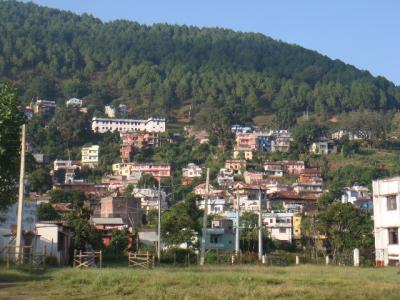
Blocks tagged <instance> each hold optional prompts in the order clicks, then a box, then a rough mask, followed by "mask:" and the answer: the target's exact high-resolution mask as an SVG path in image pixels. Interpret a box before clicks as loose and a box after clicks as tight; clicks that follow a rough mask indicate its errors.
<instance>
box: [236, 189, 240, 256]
mask: <svg viewBox="0 0 400 300" xmlns="http://www.w3.org/2000/svg"><path fill="white" fill-rule="evenodd" d="M239 210H240V196H239V191H238V192H237V194H236V232H235V251H236V255H239V253H240V243H239V241H240V240H239V234H240V232H239V230H240V223H239V214H240V211H239Z"/></svg>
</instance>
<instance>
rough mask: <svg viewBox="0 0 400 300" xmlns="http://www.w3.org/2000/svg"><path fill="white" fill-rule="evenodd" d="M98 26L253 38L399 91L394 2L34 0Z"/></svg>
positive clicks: (399, 22) (398, 19)
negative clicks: (335, 62)
mask: <svg viewBox="0 0 400 300" xmlns="http://www.w3.org/2000/svg"><path fill="white" fill-rule="evenodd" d="M33 2H35V3H37V4H40V5H43V6H48V7H54V8H60V9H64V10H70V11H72V12H76V13H84V12H86V13H89V14H91V15H93V16H95V17H98V18H100V19H101V20H103V21H111V20H115V19H126V20H132V21H137V22H139V23H141V24H148V25H151V24H153V23H169V24H178V25H182V24H185V25H195V26H199V27H223V28H229V29H233V30H236V31H243V32H259V33H263V34H265V35H268V36H270V37H272V38H275V39H278V40H282V41H285V42H288V43H291V44H297V45H300V46H303V47H305V48H308V49H312V50H316V51H318V52H319V53H321V54H324V55H327V56H329V57H331V58H333V59H340V60H342V61H344V62H346V63H349V64H351V65H354V66H356V67H358V68H360V69H363V70H368V71H370V72H371V73H372V74H373V75H376V76H378V75H380V76H384V77H386V78H387V79H389V80H391V81H393V82H394V83H395V84H397V85H400V1H399V0H330V1H329V0H301V1H300V0H247V1H239V0H196V1H195V0H140V1H139V0H112V1H111V0H91V1H90V0H34V1H33Z"/></svg>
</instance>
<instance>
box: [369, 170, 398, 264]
mask: <svg viewBox="0 0 400 300" xmlns="http://www.w3.org/2000/svg"><path fill="white" fill-rule="evenodd" d="M372 190H373V201H374V231H375V260H376V265H377V266H387V265H400V244H399V229H400V177H393V178H388V179H383V180H376V181H373V182H372Z"/></svg>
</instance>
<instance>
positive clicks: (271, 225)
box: [263, 212, 294, 243]
mask: <svg viewBox="0 0 400 300" xmlns="http://www.w3.org/2000/svg"><path fill="white" fill-rule="evenodd" d="M293 217H294V214H293V213H287V212H270V213H264V214H263V224H264V226H265V228H266V229H267V231H268V234H269V237H270V238H271V239H272V240H277V241H282V242H288V243H291V242H292V241H293Z"/></svg>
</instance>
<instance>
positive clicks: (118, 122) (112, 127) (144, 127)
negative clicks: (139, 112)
mask: <svg viewBox="0 0 400 300" xmlns="http://www.w3.org/2000/svg"><path fill="white" fill-rule="evenodd" d="M92 130H93V131H94V132H99V133H104V132H107V131H111V132H113V131H118V132H130V131H147V132H165V119H156V118H149V119H147V120H134V119H109V118H97V117H94V118H93V119H92Z"/></svg>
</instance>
